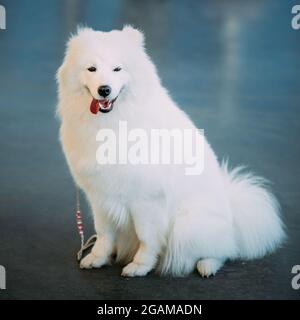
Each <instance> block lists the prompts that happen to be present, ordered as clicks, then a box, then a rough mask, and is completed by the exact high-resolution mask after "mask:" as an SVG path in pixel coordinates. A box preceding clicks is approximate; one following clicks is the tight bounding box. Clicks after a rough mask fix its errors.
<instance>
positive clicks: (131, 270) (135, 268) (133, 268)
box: [121, 262, 152, 277]
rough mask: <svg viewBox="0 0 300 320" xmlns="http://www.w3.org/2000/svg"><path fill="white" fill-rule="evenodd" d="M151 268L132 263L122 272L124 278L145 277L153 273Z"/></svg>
mask: <svg viewBox="0 0 300 320" xmlns="http://www.w3.org/2000/svg"><path fill="white" fill-rule="evenodd" d="M151 269H152V268H151V267H149V266H147V265H144V264H138V263H134V262H131V263H129V264H128V265H127V266H126V267H124V268H123V270H122V274H121V275H122V276H123V277H142V276H145V275H146V274H147V273H148V272H149V271H151Z"/></svg>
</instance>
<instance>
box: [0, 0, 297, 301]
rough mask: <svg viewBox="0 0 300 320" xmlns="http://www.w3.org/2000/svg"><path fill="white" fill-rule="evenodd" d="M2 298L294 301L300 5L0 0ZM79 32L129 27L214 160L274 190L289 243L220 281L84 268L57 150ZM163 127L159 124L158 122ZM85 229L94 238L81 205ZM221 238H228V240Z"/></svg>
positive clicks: (235, 0)
mask: <svg viewBox="0 0 300 320" xmlns="http://www.w3.org/2000/svg"><path fill="white" fill-rule="evenodd" d="M0 4H2V5H5V7H6V11H7V30H5V31H2V30H0V147H1V148H0V183H1V184H0V264H1V265H3V266H5V267H6V271H7V289H6V290H0V299H27V298H33V299H46V298H49V299H69V298H75V299H107V298H111V299H126V298H131V299H145V298H150V299H151V298H155V299H166V298H174V299H179V298H181V299H189V298H192V299H221V298H225V299H270V298H283V299H288V298H294V299H299V298H300V290H299V291H295V290H293V289H292V288H291V278H292V274H291V268H292V266H293V265H295V264H300V166H299V163H300V143H299V139H300V123H299V122H300V106H299V103H300V92H299V88H300V77H299V70H300V30H298V31H296V30H293V29H292V28H291V19H292V15H291V8H292V6H293V4H295V2H294V1H280V0H277V1H275V0H266V1H258V0H251V1H239V0H230V1H221V0H220V1H216V0H210V1H179V0H175V1H167V0H153V1H138V0H123V1H122V0H119V1H113V0H112V1H97V0H86V1H79V0H65V1H63V0H51V1H46V0H42V1H37V0H22V1H21V0H10V1H4V0H0ZM78 23H83V24H87V25H89V26H91V27H94V28H96V29H100V30H104V31H105V30H107V31H108V30H111V29H115V28H121V27H122V26H123V24H128V23H129V24H133V25H134V26H136V27H138V28H140V29H142V30H143V31H144V32H145V35H146V45H147V50H148V52H149V53H150V55H151V56H152V58H153V60H154V62H155V63H156V65H157V68H158V70H159V73H160V75H161V77H162V80H163V83H164V84H165V85H166V86H167V88H168V89H169V91H170V92H171V94H172V96H173V97H174V99H175V100H176V101H177V102H178V103H179V104H180V105H181V106H182V108H183V109H184V110H185V111H186V112H187V113H188V114H189V115H190V116H191V118H192V119H193V120H194V121H195V123H196V124H197V126H198V127H200V128H204V130H205V134H206V137H207V138H208V140H209V141H210V143H211V144H212V146H213V148H214V150H215V151H216V153H217V154H218V156H219V157H220V158H222V157H224V156H228V157H229V159H230V162H231V164H232V165H236V164H247V165H248V166H249V168H251V169H253V170H254V171H255V172H256V173H258V174H261V175H263V176H265V177H267V178H268V179H269V180H271V181H272V183H273V190H274V192H275V194H276V195H277V197H278V198H279V201H280V203H281V205H282V209H283V210H282V211H283V215H284V220H285V221H286V224H287V230H288V236H289V238H288V241H287V242H286V244H285V245H284V247H283V248H282V249H280V250H279V251H277V252H276V253H275V254H273V255H271V256H269V257H266V258H264V259H262V260H258V261H251V262H230V263H227V264H226V266H225V267H224V268H223V269H222V271H221V272H219V273H218V274H217V276H216V277H215V278H211V279H201V278H200V277H199V276H198V275H197V274H196V273H195V274H192V275H190V276H189V277H187V278H184V279H180V278H179V279H172V278H161V277H159V276H157V275H154V274H151V275H149V276H147V277H145V278H135V279H124V278H121V277H120V271H121V267H120V266H113V267H107V268H103V269H101V270H86V271H81V270H79V268H78V265H77V263H76V261H75V252H76V251H77V250H78V248H79V238H78V235H77V231H76V224H75V216H74V207H75V192H74V186H73V183H72V179H71V177H70V174H69V172H68V168H67V165H66V163H65V160H64V157H63V154H62V152H61V149H60V145H59V142H58V126H59V124H58V120H57V119H56V118H55V104H56V83H55V72H56V70H57V68H58V66H59V65H60V63H61V61H62V58H63V53H64V44H65V42H66V40H67V39H68V36H69V34H70V32H73V31H75V30H76V26H77V24H78ZM158 116H159V115H158ZM83 207H84V208H83V209H84V222H85V224H86V229H87V230H86V231H87V232H90V233H92V232H93V229H92V223H91V216H90V213H89V209H88V207H87V205H86V203H84V205H83ZM220 241H222V239H221V237H220Z"/></svg>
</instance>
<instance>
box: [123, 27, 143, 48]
mask: <svg viewBox="0 0 300 320" xmlns="http://www.w3.org/2000/svg"><path fill="white" fill-rule="evenodd" d="M122 32H123V33H124V34H126V36H127V37H128V39H130V40H132V41H134V42H135V43H137V44H138V45H140V46H144V42H145V38H144V35H143V33H142V32H141V31H140V30H138V29H135V28H133V27H132V26H130V25H125V26H124V27H123V30H122Z"/></svg>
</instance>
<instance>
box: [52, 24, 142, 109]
mask: <svg viewBox="0 0 300 320" xmlns="http://www.w3.org/2000/svg"><path fill="white" fill-rule="evenodd" d="M143 43H144V38H143V34H142V33H141V32H140V31H138V30H136V29H134V28H132V27H130V26H125V27H124V28H123V30H121V31H119V30H113V31H111V32H101V31H94V30H93V29H90V28H81V29H79V30H78V32H77V34H76V35H74V36H72V37H71V39H70V40H69V42H68V44H67V50H66V55H65V59H64V62H63V64H62V66H61V67H60V68H59V70H58V72H57V79H58V84H59V87H60V91H61V90H64V89H66V90H68V93H70V92H71V93H83V94H86V95H88V96H89V97H90V102H91V103H90V110H91V112H93V113H97V112H98V111H101V112H109V111H111V110H112V108H113V105H114V102H115V101H116V100H117V99H118V97H119V96H120V95H121V94H122V92H123V90H126V87H127V86H128V84H129V83H130V81H131V72H130V70H131V69H132V67H133V65H134V63H135V59H134V56H133V53H134V54H135V55H136V52H137V51H140V52H142V51H144V50H143ZM141 49H142V50H141Z"/></svg>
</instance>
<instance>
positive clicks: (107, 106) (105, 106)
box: [90, 97, 117, 114]
mask: <svg viewBox="0 0 300 320" xmlns="http://www.w3.org/2000/svg"><path fill="white" fill-rule="evenodd" d="M116 100H117V97H116V98H115V99H113V100H108V99H101V100H96V99H94V98H93V100H92V102H91V106H90V110H91V112H92V113H93V114H97V113H98V111H100V112H102V113H108V112H110V111H111V110H112V109H113V107H114V102H115V101H116Z"/></svg>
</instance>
